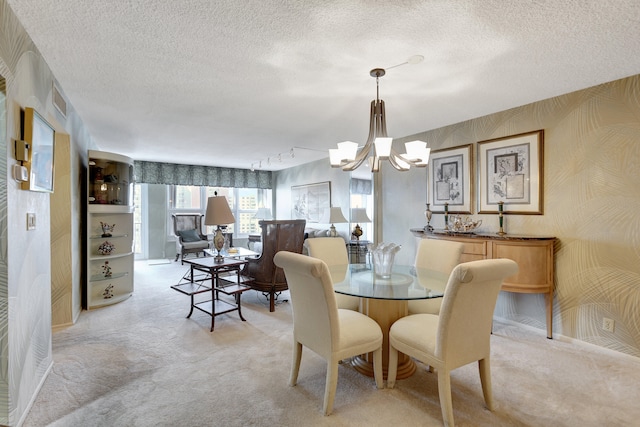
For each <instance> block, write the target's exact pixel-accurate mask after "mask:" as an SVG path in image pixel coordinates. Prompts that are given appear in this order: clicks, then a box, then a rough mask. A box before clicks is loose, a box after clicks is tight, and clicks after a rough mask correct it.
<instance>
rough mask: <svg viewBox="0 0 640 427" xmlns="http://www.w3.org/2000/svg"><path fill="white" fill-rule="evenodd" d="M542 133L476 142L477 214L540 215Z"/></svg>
mask: <svg viewBox="0 0 640 427" xmlns="http://www.w3.org/2000/svg"><path fill="white" fill-rule="evenodd" d="M543 146H544V131H543V130H537V131H534V132H529V133H522V134H518V135H513V136H507V137H504V138H497V139H491V140H487V141H480V142H478V159H479V162H480V212H479V213H481V214H489V213H498V202H504V213H505V214H509V213H510V214H530V215H542V213H543V203H542V202H543V191H544V186H543V178H544V173H543V170H544V169H543V166H544V147H543Z"/></svg>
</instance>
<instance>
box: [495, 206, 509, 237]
mask: <svg viewBox="0 0 640 427" xmlns="http://www.w3.org/2000/svg"><path fill="white" fill-rule="evenodd" d="M503 210H504V202H498V221H499V222H500V230H499V231H498V232H497V233H496V234H498V236H504V235H505V234H507V232H506V231H504V216H503V215H502V211H503Z"/></svg>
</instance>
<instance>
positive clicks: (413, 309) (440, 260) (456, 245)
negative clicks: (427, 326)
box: [408, 239, 464, 314]
mask: <svg viewBox="0 0 640 427" xmlns="http://www.w3.org/2000/svg"><path fill="white" fill-rule="evenodd" d="M463 249H464V244H463V243H460V242H453V241H451V240H439V239H422V240H421V241H420V243H419V245H418V251H417V253H416V260H415V266H416V267H418V268H427V269H429V270H435V271H439V272H441V273H444V274H450V273H451V271H452V270H453V268H454V267H455V266H456V265H458V264H460V257H461V256H462V250H463ZM441 304H442V298H430V299H422V300H411V301H409V303H408V306H409V314H417V313H429V314H438V313H439V312H440V305H441Z"/></svg>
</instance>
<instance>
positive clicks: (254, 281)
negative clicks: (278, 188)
mask: <svg viewBox="0 0 640 427" xmlns="http://www.w3.org/2000/svg"><path fill="white" fill-rule="evenodd" d="M259 224H260V228H261V229H262V254H261V255H260V256H259V257H258V258H256V259H251V258H250V259H248V260H247V264H246V265H245V266H244V269H243V270H242V275H243V276H246V277H249V278H250V279H251V280H250V281H248V282H247V283H246V284H247V285H248V286H251V287H252V288H253V289H255V290H257V291H260V292H263V293H265V294H268V295H269V311H274V310H275V299H276V294H277V293H280V292H282V291H286V290H287V289H288V286H287V281H286V279H285V276H284V271H282V269H281V268H279V267H276V265H275V264H274V263H273V257H274V256H275V255H276V253H278V252H279V251H289V252H294V253H298V254H299V253H302V244H303V243H304V226H305V224H306V221H305V220H303V219H293V220H269V221H260V222H259Z"/></svg>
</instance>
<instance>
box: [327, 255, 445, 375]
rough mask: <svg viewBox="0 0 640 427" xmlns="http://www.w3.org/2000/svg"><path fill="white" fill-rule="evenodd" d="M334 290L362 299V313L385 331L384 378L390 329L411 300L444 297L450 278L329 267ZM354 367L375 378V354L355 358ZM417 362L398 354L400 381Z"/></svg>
mask: <svg viewBox="0 0 640 427" xmlns="http://www.w3.org/2000/svg"><path fill="white" fill-rule="evenodd" d="M329 271H330V273H331V278H332V280H333V287H334V291H335V292H336V293H339V294H343V295H350V296H354V297H359V298H360V312H362V313H363V314H365V315H367V316H368V317H370V318H372V319H373V320H375V321H376V322H377V323H378V325H380V328H381V329H382V335H383V343H382V363H383V372H384V378H386V377H387V371H388V366H389V329H390V328H391V325H393V323H394V322H395V321H396V320H398V319H400V318H402V317H404V316H407V314H408V305H409V304H408V301H409V300H422V299H429V298H442V297H443V296H444V289H445V287H446V285H447V281H448V280H449V275H447V274H445V273H442V272H439V271H435V270H430V269H423V268H417V267H415V266H410V265H394V266H393V268H392V271H391V274H390V275H389V276H388V277H381V276H379V275H377V274H376V273H375V272H374V269H373V268H372V266H371V265H368V264H348V265H334V266H329ZM352 364H353V366H354V368H355V369H356V370H357V371H358V372H360V373H362V374H365V375H368V376H371V377H373V354H372V353H369V354H364V355H361V356H358V357H355V358H353V359H352ZM415 370H416V364H415V362H414V361H413V360H412V359H411V358H410V357H408V356H407V355H405V354H402V353H399V354H398V376H397V378H398V379H402V378H407V377H409V376H411V375H412V374H413V373H414V372H415Z"/></svg>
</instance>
